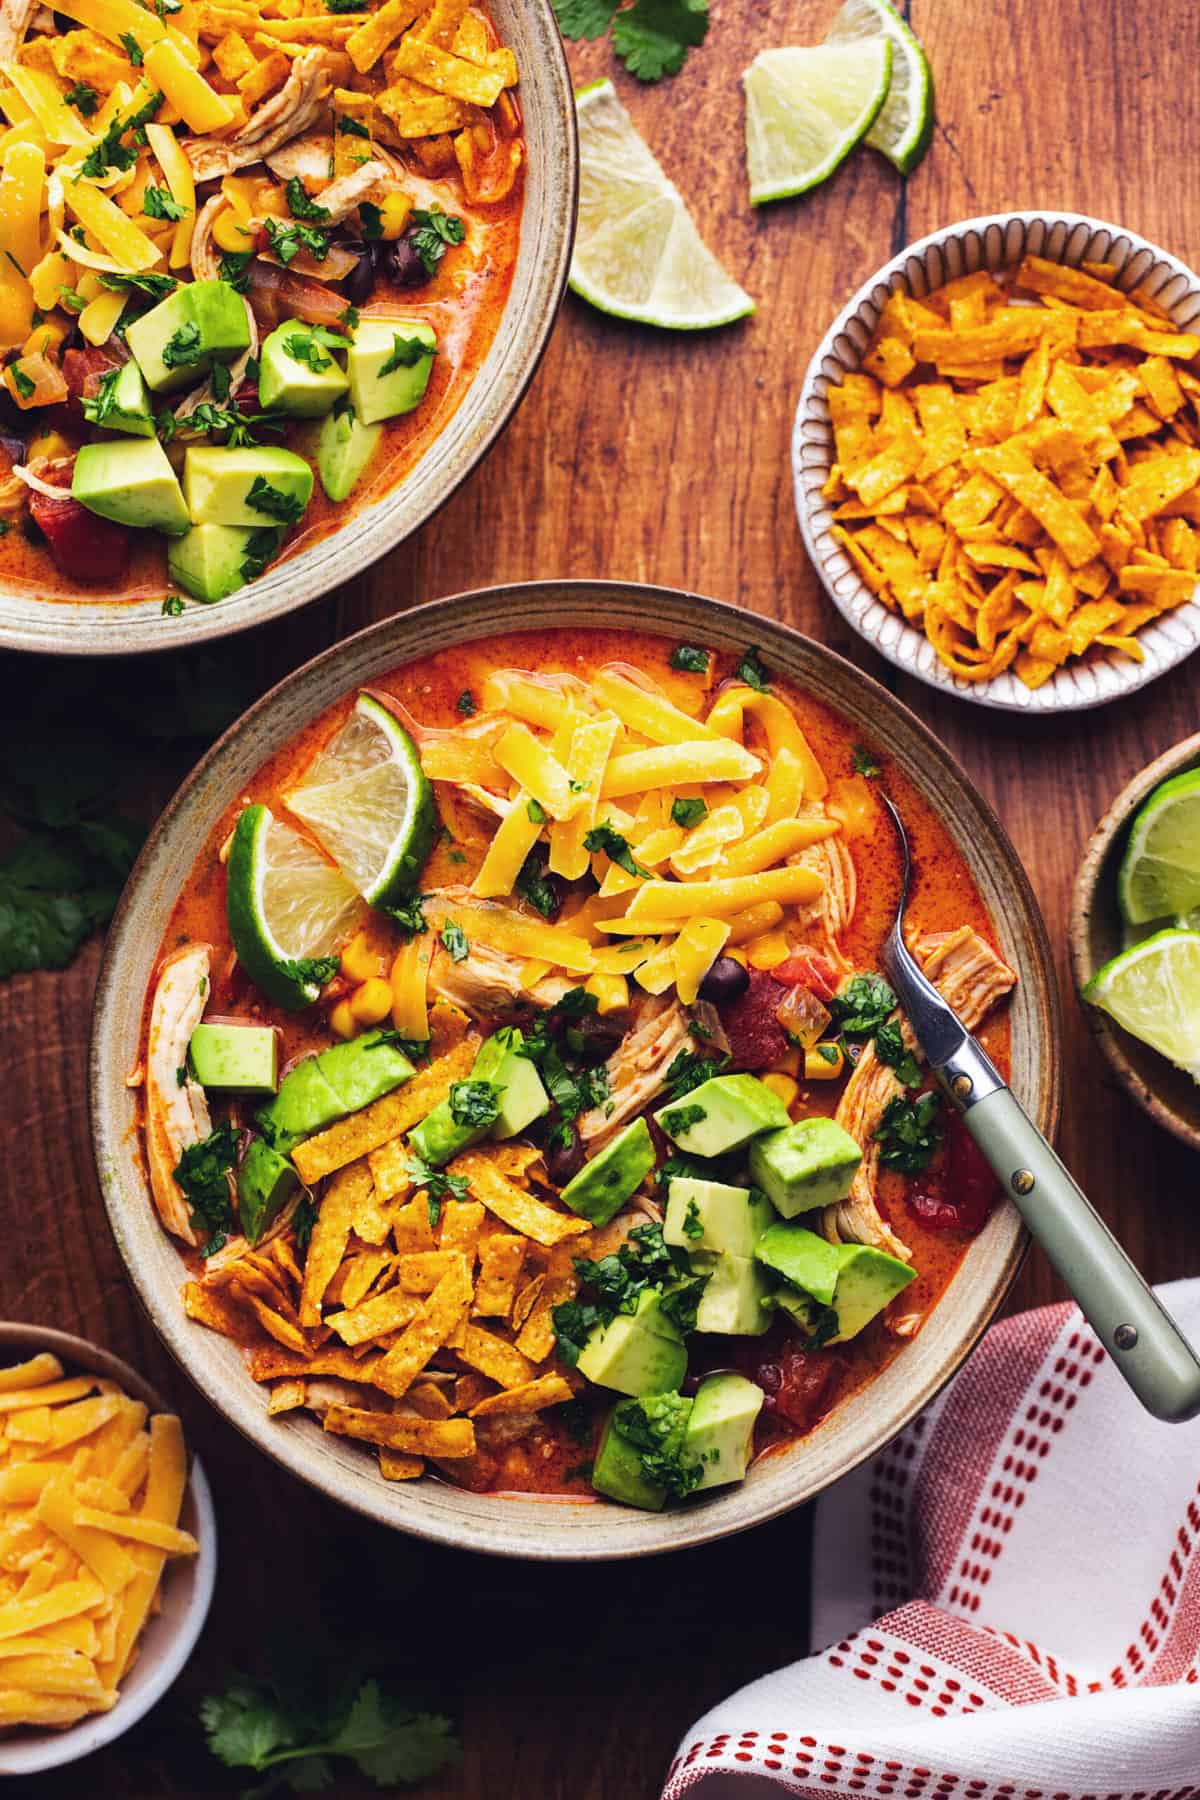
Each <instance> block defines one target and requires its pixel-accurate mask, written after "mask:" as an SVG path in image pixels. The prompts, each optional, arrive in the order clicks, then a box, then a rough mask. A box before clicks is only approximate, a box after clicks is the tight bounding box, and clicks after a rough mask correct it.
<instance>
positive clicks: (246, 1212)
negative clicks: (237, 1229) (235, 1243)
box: [237, 1137, 300, 1244]
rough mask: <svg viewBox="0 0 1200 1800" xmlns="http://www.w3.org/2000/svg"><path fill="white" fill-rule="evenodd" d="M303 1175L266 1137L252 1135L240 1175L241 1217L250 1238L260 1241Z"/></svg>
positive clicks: (239, 1199)
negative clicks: (300, 1175) (297, 1171)
mask: <svg viewBox="0 0 1200 1800" xmlns="http://www.w3.org/2000/svg"><path fill="white" fill-rule="evenodd" d="M299 1181H300V1177H299V1176H298V1175H297V1173H296V1171H295V1169H294V1168H293V1167H292V1165H291V1163H290V1162H289V1161H288V1159H287V1157H286V1156H284V1155H283V1154H282V1153H281V1152H280V1151H278V1150H276V1149H275V1148H274V1146H273V1145H271V1144H268V1142H267V1140H266V1139H265V1138H260V1137H256V1138H252V1139H251V1140H250V1148H249V1149H248V1150H247V1152H246V1154H245V1156H244V1157H243V1158H242V1164H241V1167H240V1168H239V1170H238V1175H237V1191H238V1220H239V1223H240V1224H241V1227H242V1230H243V1232H244V1233H245V1236H246V1241H247V1242H248V1243H251V1244H257V1243H258V1242H259V1240H260V1239H261V1237H262V1235H263V1233H264V1232H265V1231H266V1229H267V1227H268V1226H269V1225H273V1224H274V1223H275V1220H276V1219H277V1218H278V1217H279V1215H280V1213H281V1212H282V1211H283V1209H284V1207H285V1206H286V1205H287V1203H288V1201H289V1200H290V1199H291V1197H292V1195H293V1194H294V1193H295V1191H296V1188H297V1186H298V1185H299Z"/></svg>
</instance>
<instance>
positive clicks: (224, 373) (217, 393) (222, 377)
mask: <svg viewBox="0 0 1200 1800" xmlns="http://www.w3.org/2000/svg"><path fill="white" fill-rule="evenodd" d="M208 379H209V382H210V384H211V386H212V391H213V395H214V398H216V399H217V400H222V401H224V400H228V398H229V389H230V387H231V386H232V384H233V376H232V375H231V374H230V373H229V364H228V363H222V362H219V363H214V364H213V366H212V368H211V369H210V370H209V374H208Z"/></svg>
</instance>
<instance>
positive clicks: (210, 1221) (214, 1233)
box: [175, 1121, 239, 1256]
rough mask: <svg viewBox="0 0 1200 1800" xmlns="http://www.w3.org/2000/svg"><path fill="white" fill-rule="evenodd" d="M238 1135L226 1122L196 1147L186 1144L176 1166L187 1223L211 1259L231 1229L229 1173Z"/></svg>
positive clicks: (232, 1163)
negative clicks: (199, 1235) (201, 1239)
mask: <svg viewBox="0 0 1200 1800" xmlns="http://www.w3.org/2000/svg"><path fill="white" fill-rule="evenodd" d="M238 1139H239V1134H238V1132H237V1131H235V1130H234V1128H233V1126H232V1125H230V1124H229V1123H228V1121H226V1123H225V1124H224V1125H218V1126H217V1128H216V1130H215V1131H210V1132H209V1134H208V1136H207V1137H206V1138H201V1140H200V1142H199V1143H198V1144H189V1145H188V1147H187V1149H186V1150H185V1151H184V1153H183V1155H182V1156H181V1157H180V1159H179V1161H178V1163H177V1164H176V1166H175V1179H176V1181H177V1182H178V1183H179V1185H180V1187H181V1188H182V1190H183V1197H184V1199H185V1200H186V1201H187V1203H188V1208H189V1217H188V1223H189V1224H190V1225H191V1227H192V1230H193V1231H198V1232H202V1233H203V1234H204V1235H205V1237H206V1239H207V1241H206V1242H205V1243H204V1244H203V1245H202V1246H201V1249H200V1254H201V1256H212V1255H214V1253H215V1252H216V1251H218V1250H219V1249H220V1248H221V1246H222V1244H224V1242H225V1239H226V1237H227V1236H228V1235H229V1233H230V1232H231V1231H232V1230H233V1228H234V1217H233V1202H232V1199H231V1196H230V1188H229V1173H230V1171H231V1170H232V1168H233V1165H234V1163H235V1162H236V1160H237V1152H238Z"/></svg>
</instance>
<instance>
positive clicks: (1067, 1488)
mask: <svg viewBox="0 0 1200 1800" xmlns="http://www.w3.org/2000/svg"><path fill="white" fill-rule="evenodd" d="M1162 1298H1163V1301H1164V1304H1165V1305H1166V1306H1167V1308H1168V1310H1169V1311H1170V1312H1172V1313H1173V1314H1174V1316H1175V1317H1176V1318H1177V1319H1178V1320H1179V1322H1180V1324H1181V1325H1182V1326H1183V1328H1184V1330H1185V1331H1187V1332H1188V1334H1189V1336H1190V1337H1191V1339H1192V1341H1193V1342H1200V1280H1197V1281H1188V1282H1177V1283H1174V1284H1173V1285H1172V1286H1170V1287H1167V1288H1165V1289H1163V1290H1162ZM763 1603H764V1605H767V1604H769V1596H767V1595H764V1596H763ZM872 1621H873V1622H872ZM811 1641H812V1643H813V1644H817V1645H822V1644H827V1645H828V1646H829V1648H828V1649H824V1650H821V1651H820V1652H819V1653H818V1654H816V1655H813V1656H810V1657H808V1659H807V1660H806V1661H804V1662H799V1663H793V1664H792V1665H791V1666H790V1667H788V1668H786V1669H778V1670H776V1671H775V1673H774V1674H771V1675H765V1676H763V1678H762V1679H761V1680H759V1681H755V1682H752V1683H751V1684H750V1686H749V1687H745V1688H742V1690H741V1691H740V1692H739V1693H736V1694H734V1695H732V1696H731V1697H730V1699H728V1700H725V1701H723V1702H722V1703H721V1705H719V1706H717V1707H714V1708H713V1710H712V1711H711V1712H710V1713H708V1714H707V1715H706V1716H705V1717H704V1718H703V1719H701V1720H700V1721H699V1722H698V1723H697V1724H696V1725H695V1726H694V1727H693V1729H692V1730H691V1731H690V1732H689V1733H688V1734H687V1736H686V1738H685V1739H684V1741H683V1743H682V1744H681V1745H680V1747H679V1753H678V1755H677V1756H676V1759H675V1761H674V1763H673V1764H672V1766H671V1770H670V1773H669V1775H668V1778H667V1784H666V1787H665V1789H664V1791H663V1800H681V1797H682V1796H684V1795H687V1796H689V1800H752V1796H763V1800H766V1796H768V1795H771V1794H778V1793H783V1794H791V1795H800V1796H804V1797H805V1800H808V1797H809V1796H811V1797H812V1800H818V1797H819V1800H1188V1797H1191V1796H1196V1797H1200V1420H1197V1421H1193V1422H1192V1423H1191V1424H1189V1425H1164V1424H1160V1423H1159V1422H1158V1421H1156V1420H1154V1419H1151V1418H1150V1417H1149V1416H1148V1414H1146V1413H1144V1412H1143V1411H1142V1410H1141V1408H1140V1407H1139V1406H1138V1404H1137V1402H1136V1401H1135V1400H1134V1399H1133V1398H1132V1396H1131V1395H1130V1393H1129V1391H1128V1389H1127V1388H1126V1387H1125V1385H1124V1383H1123V1382H1122V1381H1121V1380H1120V1378H1119V1376H1118V1375H1117V1373H1116V1371H1115V1370H1114V1369H1113V1367H1112V1365H1111V1364H1110V1363H1109V1361H1108V1359H1107V1357H1106V1355H1105V1353H1104V1351H1103V1350H1102V1349H1101V1347H1100V1345H1099V1344H1098V1342H1097V1341H1096V1339H1095V1337H1094V1336H1093V1334H1092V1332H1091V1331H1090V1330H1089V1328H1088V1327H1087V1325H1086V1324H1084V1322H1083V1321H1082V1320H1081V1318H1080V1315H1079V1312H1078V1310H1077V1309H1076V1308H1075V1307H1074V1306H1055V1307H1048V1308H1046V1309H1045V1310H1043V1311H1040V1312H1033V1313H1025V1314H1023V1315H1022V1316H1021V1317H1019V1318H1013V1319H1006V1320H1004V1321H1003V1322H1002V1323H1001V1324H999V1325H996V1326H994V1327H993V1329H992V1330H991V1331H989V1332H988V1333H987V1335H986V1337H985V1338H984V1340H983V1342H982V1343H981V1344H980V1346H979V1348H978V1350H977V1351H976V1352H975V1354H974V1356H973V1357H972V1358H971V1360H970V1362H969V1363H968V1364H967V1366H966V1368H965V1369H964V1370H963V1372H962V1374H961V1375H959V1377H958V1379H957V1380H956V1381H955V1382H954V1383H953V1384H952V1386H950V1387H949V1388H948V1389H947V1390H946V1392H945V1393H944V1394H943V1395H942V1396H941V1398H940V1399H939V1400H937V1401H936V1402H935V1403H934V1405H932V1406H931V1407H930V1408H929V1409H928V1410H927V1411H926V1412H925V1413H923V1414H922V1416H921V1417H920V1418H919V1419H917V1420H915V1421H914V1423H913V1424H912V1425H911V1426H910V1427H909V1429H908V1430H907V1431H905V1432H904V1433H903V1434H902V1435H901V1436H900V1437H898V1438H897V1439H896V1440H895V1442H894V1443H892V1444H891V1445H889V1447H888V1448H887V1449H886V1450H885V1451H884V1452H883V1453H882V1455H880V1456H879V1457H877V1458H876V1459H875V1460H874V1462H872V1463H870V1464H868V1465H867V1466H866V1467H865V1468H863V1469H861V1470H859V1471H858V1472H857V1473H856V1474H854V1475H852V1476H849V1477H848V1478H847V1479H846V1480H845V1481H844V1482H841V1483H840V1484H839V1485H838V1486H837V1487H835V1488H833V1489H831V1490H830V1492H829V1493H827V1494H826V1495H824V1496H823V1497H822V1499H821V1501H820V1502H819V1504H818V1509H817V1518H816V1528H815V1533H814V1543H813V1624H812V1637H811Z"/></svg>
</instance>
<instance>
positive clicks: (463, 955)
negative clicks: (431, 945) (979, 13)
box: [442, 919, 471, 963]
mask: <svg viewBox="0 0 1200 1800" xmlns="http://www.w3.org/2000/svg"><path fill="white" fill-rule="evenodd" d="M442 943H443V944H444V945H445V947H446V949H447V950H448V951H449V952H450V956H451V958H452V960H453V961H454V962H456V963H458V962H466V960H467V957H468V956H469V955H470V954H471V946H470V944H468V942H467V935H466V933H465V931H464V930H463V928H462V926H461V925H456V924H455V923H454V920H453V919H447V920H446V923H445V924H444V925H443V926H442Z"/></svg>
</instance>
